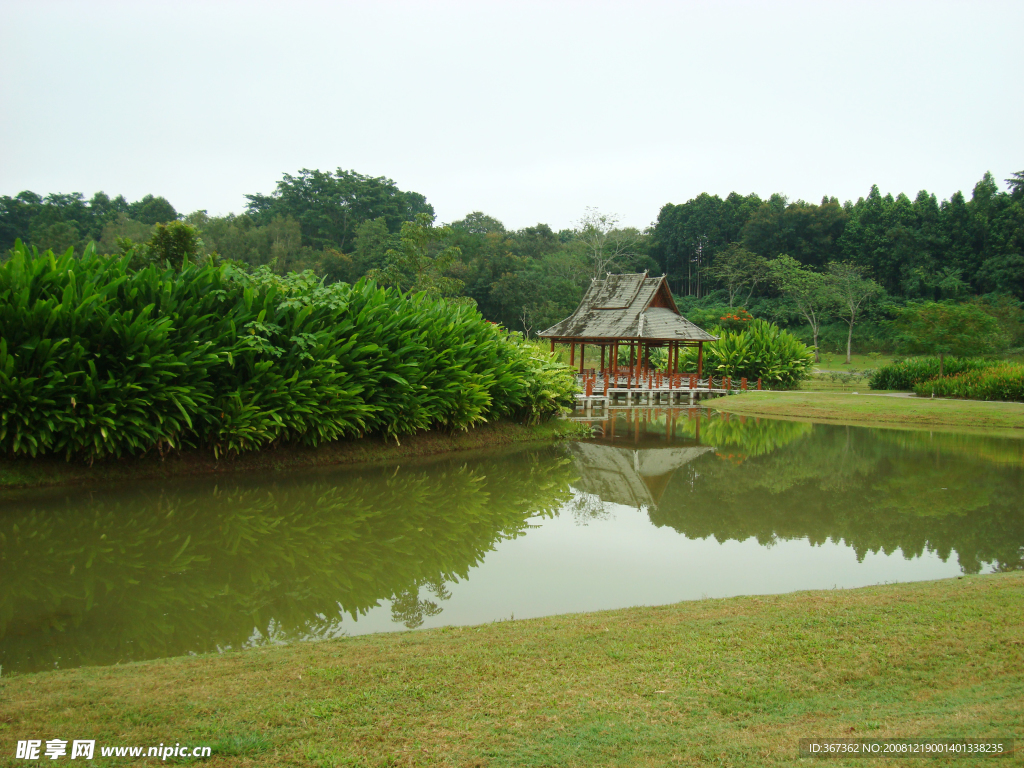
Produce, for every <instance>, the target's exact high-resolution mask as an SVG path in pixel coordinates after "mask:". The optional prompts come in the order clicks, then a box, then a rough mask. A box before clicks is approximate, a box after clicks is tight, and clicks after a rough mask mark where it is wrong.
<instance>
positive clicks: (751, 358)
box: [679, 320, 814, 388]
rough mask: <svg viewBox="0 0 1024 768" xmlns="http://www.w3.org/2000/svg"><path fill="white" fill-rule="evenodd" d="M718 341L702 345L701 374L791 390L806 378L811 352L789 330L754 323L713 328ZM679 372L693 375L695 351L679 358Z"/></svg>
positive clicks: (685, 353) (690, 350)
mask: <svg viewBox="0 0 1024 768" xmlns="http://www.w3.org/2000/svg"><path fill="white" fill-rule="evenodd" d="M711 333H712V334H714V335H716V336H718V337H719V339H718V341H711V342H706V343H705V344H704V373H705V375H707V374H710V375H712V376H728V377H731V378H733V379H739V378H747V379H749V380H755V379H762V380H763V382H764V383H765V384H766V385H770V386H777V387H784V388H788V387H793V386H796V384H797V383H799V382H800V381H801V380H802V379H805V378H807V377H808V376H809V375H810V370H811V365H812V364H813V362H814V353H813V351H812V349H811V348H810V347H808V346H807V345H806V344H804V343H803V342H802V341H800V340H799V339H797V338H796V336H794V335H793V334H792V333H790V332H789V331H784V330H782V329H781V328H779V327H778V326H777V325H775V324H774V323H769V322H768V321H766V320H755V321H754V322H752V323H751V324H750V325H749V326H748V327H747V328H745V329H743V330H741V331H729V330H724V329H722V328H713V329H711ZM679 359H680V367H681V370H683V371H686V372H690V373H696V371H697V350H696V348H694V347H687V348H686V349H684V350H682V351H681V354H680V355H679Z"/></svg>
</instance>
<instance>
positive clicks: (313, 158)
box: [0, 0, 1024, 229]
mask: <svg viewBox="0 0 1024 768" xmlns="http://www.w3.org/2000/svg"><path fill="white" fill-rule="evenodd" d="M0 29H3V31H4V35H3V37H4V47H3V68H2V75H0V105H2V110H3V111H2V114H0V117H2V119H0V194H10V195H13V194H16V193H17V192H19V191H21V190H23V189H31V190H33V191H35V192H38V193H41V194H46V193H49V192H83V193H85V194H86V196H90V195H91V194H92V193H93V192H95V191H97V190H103V191H105V192H107V193H108V194H111V195H116V194H124V195H125V196H126V197H128V199H130V200H135V199H138V198H139V197H142V196H143V195H145V194H147V193H152V194H156V195H163V196H165V197H167V198H168V199H169V200H170V201H171V203H172V204H173V205H174V206H175V207H176V208H177V209H178V210H179V211H181V212H183V213H187V212H189V211H192V210H195V209H198V208H205V209H207V210H208V211H209V212H210V213H211V214H225V213H228V212H232V211H233V212H236V213H238V212H241V211H242V210H243V209H244V205H245V198H244V197H243V195H244V194H245V193H253V192H271V191H272V190H273V188H274V184H275V182H276V181H277V180H278V179H280V177H281V175H282V174H283V173H286V172H290V173H294V172H296V171H298V170H299V169H300V168H319V169H322V170H333V169H335V168H337V167H342V168H345V169H352V170H356V171H358V172H360V173H363V174H367V175H372V176H387V177H390V178H392V179H394V180H395V182H396V183H397V184H398V185H399V187H401V188H402V189H411V190H415V191H417V192H420V193H422V194H424V195H426V197H427V200H428V201H429V202H431V203H432V204H433V205H434V208H435V209H436V211H437V214H438V218H439V219H440V220H441V221H452V220H455V219H458V218H461V217H462V216H464V215H465V214H467V213H469V212H470V211H473V210H482V211H484V212H486V213H488V214H490V215H492V216H495V217H497V218H499V219H501V220H502V221H503V222H504V223H505V224H506V226H508V227H510V228H519V227H523V226H529V225H532V224H535V223H537V222H538V221H544V222H547V223H549V224H551V225H552V227H554V228H555V229H560V228H562V227H568V226H571V225H572V223H573V222H574V221H575V220H577V219H579V217H580V216H581V215H582V214H583V213H584V208H585V207H586V206H596V207H598V208H599V209H601V210H602V211H604V212H613V213H618V214H619V216H620V219H621V220H622V222H623V223H624V224H629V225H634V226H639V227H643V226H646V225H647V224H649V223H650V222H652V221H653V220H654V219H655V218H656V217H657V214H658V210H659V209H660V207H661V206H662V205H664V204H665V203H668V202H674V203H682V202H685V201H686V200H688V199H690V198H691V197H694V196H696V195H698V194H700V193H701V192H703V191H707V192H711V193H717V194H719V195H723V196H724V195H725V194H728V193H729V192H730V191H732V190H736V191H738V192H741V193H748V192H757V193H758V194H760V195H762V196H763V197H767V196H768V195H769V194H771V193H772V192H782V193H783V194H786V195H788V196H789V197H790V198H791V199H796V198H803V199H806V200H811V201H815V202H817V201H818V200H820V199H821V197H822V195H825V194H828V195H835V196H837V197H839V198H840V199H841V200H845V199H856V198H857V197H859V196H862V195H865V194H867V192H868V190H869V188H870V186H871V184H872V183H877V184H878V185H879V186H880V188H881V189H882V191H883V192H893V193H897V192H901V191H903V192H906V193H908V194H910V195H911V196H913V195H914V194H915V193H916V192H917V190H919V189H921V188H925V189H928V190H929V191H932V192H935V193H936V194H938V195H939V197H940V198H947V197H949V195H950V194H952V193H953V192H955V191H956V190H958V189H962V190H963V191H964V192H965V193H968V194H969V192H970V190H971V188H972V187H973V185H974V184H975V182H977V180H978V179H980V178H981V175H982V174H983V173H984V172H985V171H986V170H990V171H992V173H993V174H995V176H996V179H997V180H998V181H999V182H1000V184H1001V185H1002V180H1003V179H1005V178H1006V177H1007V176H1009V174H1010V173H1012V172H1014V171H1019V170H1024V140H1022V139H1024V133H1022V127H1021V126H1024V89H1022V87H1021V83H1022V79H1021V72H1022V70H1021V66H1022V65H1021V61H1020V41H1021V40H1022V39H1024V2H1021V0H1011V1H1010V2H983V1H982V0H971V1H970V2H956V3H950V2H939V1H937V0H922V1H921V2H898V1H895V0H890V1H889V2H880V3H874V2H867V1H866V0H844V1H843V2H827V1H826V0H813V1H812V2H768V1H767V0H762V1H761V2H725V1H721V2H710V1H708V2H638V1H634V2H616V3H609V2H564V1H562V2H559V1H558V0H552V1H551V2H544V3H528V2H515V3H512V2H494V1H493V0H486V1H485V0H477V1H476V2H468V1H467V2H404V3H400V2H370V1H369V0H364V2H348V3H342V2H332V3H328V2H322V3H314V2H295V0H287V1H286V0H278V1H277V2H256V1H254V0H246V1H245V2H242V1H241V0H238V1H237V2H226V1H224V0H221V1H217V0H205V1H204V2H201V3H194V2H184V1H180V0H179V1H176V2H173V3H172V2H155V1H152V0H147V1H146V2H138V1H137V0H133V1H132V2H123V3H115V2H70V1H64V2H58V1H55V0H33V1H31V2H30V1H29V0H16V1H15V2H12V1H11V0H0Z"/></svg>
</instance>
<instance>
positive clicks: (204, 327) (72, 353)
mask: <svg viewBox="0 0 1024 768" xmlns="http://www.w3.org/2000/svg"><path fill="white" fill-rule="evenodd" d="M130 263H131V255H130V254H129V255H127V256H125V257H123V258H117V259H111V258H108V257H103V256H98V255H96V254H95V253H94V252H93V250H92V249H91V248H90V249H87V250H86V252H85V254H84V255H83V256H82V258H81V260H76V259H74V258H73V255H72V252H71V251H70V250H69V251H68V252H67V253H65V254H64V255H63V256H60V257H57V256H54V254H53V253H51V252H46V253H43V254H39V253H37V252H35V250H34V249H33V250H32V251H31V252H29V251H28V250H27V249H25V248H24V246H22V245H21V244H20V243H18V245H17V246H16V248H15V249H14V252H13V255H12V258H11V259H10V260H9V261H7V262H6V263H4V264H3V265H2V266H0V450H3V451H5V452H7V453H9V454H11V455H16V456H17V455H30V456H36V455H39V454H45V453H59V454H62V455H65V456H66V457H68V458H70V457H72V456H82V457H85V458H88V459H90V460H91V459H95V458H102V457H104V456H108V455H113V456H123V455H138V454H140V453H145V452H147V451H149V450H152V449H154V448H156V449H157V450H159V451H163V450H165V449H174V448H180V447H183V446H194V447H199V446H208V447H211V448H213V450H214V452H215V453H216V454H217V455H219V454H221V453H223V452H241V451H248V450H255V449H258V448H261V447H263V446H266V445H268V444H270V443H273V442H275V441H286V442H299V443H302V444H305V445H317V444H319V443H322V442H325V441H329V440H335V439H338V438H341V437H344V436H352V435H362V434H365V433H368V432H375V433H381V434H385V435H388V436H393V437H396V438H397V437H398V436H399V435H403V434H410V433H413V432H416V431H418V430H423V429H430V428H434V427H444V428H448V429H466V428H468V427H470V426H472V425H474V424H478V423H480V422H483V421H487V420H489V419H493V418H500V417H510V418H517V419H524V420H536V419H539V418H542V417H544V416H548V415H552V414H555V413H558V412H560V411H562V410H564V409H566V408H567V407H568V406H569V405H570V404H571V403H572V397H573V394H574V391H575V382H574V378H573V376H572V373H571V371H569V370H568V369H567V368H565V367H564V366H560V365H559V364H557V363H555V362H553V361H552V360H551V359H550V358H545V357H543V356H541V355H539V354H537V353H536V351H535V350H534V349H533V348H531V347H530V346H529V345H527V344H525V343H524V342H523V341H522V339H521V337H519V336H518V335H516V334H510V333H508V332H507V331H505V330H504V329H502V328H500V327H499V326H495V325H493V324H491V323H488V322H487V321H485V320H484V319H483V318H482V317H481V316H480V314H479V312H477V311H476V310H475V309H472V308H469V307H466V306H455V305H452V304H449V303H447V302H445V301H444V300H440V299H432V298H428V297H426V296H424V295H414V296H406V295H404V294H401V293H399V292H397V291H395V290H392V289H384V288H380V287H378V286H376V285H374V284H373V283H370V282H366V281H360V282H358V283H356V284H355V285H348V284H344V283H337V284H334V285H331V286H326V287H325V286H322V285H321V284H320V283H319V282H318V281H317V280H316V279H315V278H314V277H313V276H312V275H311V274H308V273H307V274H303V275H290V276H288V277H285V278H281V277H277V276H275V275H272V274H271V273H270V272H269V270H267V269H263V270H262V271H259V272H257V273H256V274H255V275H251V276H250V275H246V274H244V273H242V272H240V271H238V270H236V269H234V268H233V267H231V266H230V265H223V264H212V263H208V264H191V263H188V264H184V265H183V266H182V267H181V271H180V272H176V271H175V268H168V267H167V266H165V265H155V264H154V265H150V266H148V267H145V268H143V269H140V270H133V269H130V268H129V265H130ZM175 267H177V265H175Z"/></svg>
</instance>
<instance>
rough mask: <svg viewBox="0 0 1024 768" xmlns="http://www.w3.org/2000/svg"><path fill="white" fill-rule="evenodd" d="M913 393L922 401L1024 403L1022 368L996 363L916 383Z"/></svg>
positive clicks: (1023, 368)
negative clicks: (1005, 401) (1002, 401)
mask: <svg viewBox="0 0 1024 768" xmlns="http://www.w3.org/2000/svg"><path fill="white" fill-rule="evenodd" d="M914 392H915V393H916V394H917V395H919V396H921V397H931V396H935V397H963V398H969V399H971V400H1010V401H1016V402H1024V365H1021V364H1019V363H997V364H992V365H988V366H986V367H984V368H978V369H974V370H968V371H964V372H963V373H957V374H954V375H951V376H942V377H941V378H939V377H936V378H934V379H929V380H927V381H922V382H919V383H917V384H916V385H915V386H914Z"/></svg>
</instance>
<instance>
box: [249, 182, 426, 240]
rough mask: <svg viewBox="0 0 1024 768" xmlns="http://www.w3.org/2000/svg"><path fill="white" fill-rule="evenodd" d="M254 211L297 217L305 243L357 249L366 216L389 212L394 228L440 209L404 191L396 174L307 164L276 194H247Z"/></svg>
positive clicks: (256, 215) (264, 220)
mask: <svg viewBox="0 0 1024 768" xmlns="http://www.w3.org/2000/svg"><path fill="white" fill-rule="evenodd" d="M246 197H247V198H248V200H249V204H248V213H249V215H250V216H251V217H252V218H253V219H254V220H255V221H256V223H257V224H269V223H270V222H271V221H273V220H274V219H275V218H276V217H278V216H280V217H283V218H288V217H291V218H293V219H295V220H296V221H298V222H299V224H300V225H301V227H302V244H303V245H307V246H310V247H312V248H316V249H322V248H327V247H330V248H336V249H338V250H339V251H342V252H345V251H348V250H351V247H352V243H353V241H354V239H355V236H356V229H357V228H358V226H359V225H360V224H361V223H362V222H366V221H370V220H371V219H376V218H378V217H383V218H384V220H385V222H386V223H387V228H388V230H389V231H390V232H397V231H398V230H399V228H400V227H401V226H402V224H403V223H404V222H406V221H410V220H412V219H413V218H414V217H415V216H416V214H419V213H426V214H429V216H430V217H431V219H433V215H434V209H433V207H431V206H430V205H429V204H428V203H427V200H426V198H425V197H424V196H423V195H421V194H419V193H417V192H403V191H402V190H400V189H399V188H398V187H397V186H396V185H395V182H393V181H392V180H391V179H387V178H384V177H383V176H381V177H376V178H375V177H371V176H364V175H362V174H360V173H356V172H355V171H345V170H342V169H341V168H338V169H337V170H336V171H334V172H333V173H331V172H330V171H315V170H309V169H308V168H303V169H302V170H301V171H299V173H298V175H296V176H292V175H291V174H287V173H286V174H285V175H284V176H283V178H282V179H281V181H279V182H277V189H276V190H275V191H274V193H273V194H271V195H260V194H256V195H246Z"/></svg>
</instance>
